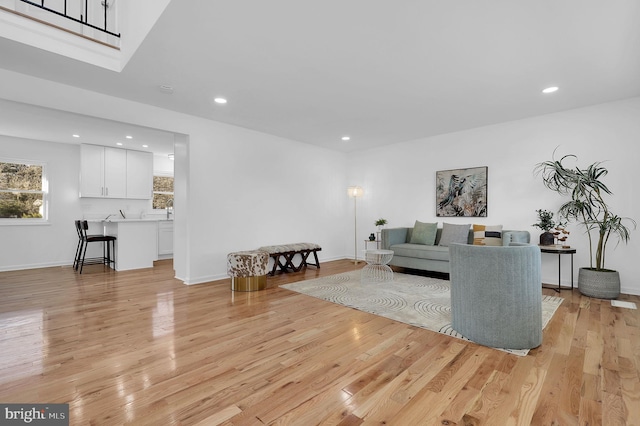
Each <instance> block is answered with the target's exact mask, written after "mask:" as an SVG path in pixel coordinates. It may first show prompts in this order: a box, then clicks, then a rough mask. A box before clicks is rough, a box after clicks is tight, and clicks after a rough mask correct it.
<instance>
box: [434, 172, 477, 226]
mask: <svg viewBox="0 0 640 426" xmlns="http://www.w3.org/2000/svg"><path fill="white" fill-rule="evenodd" d="M436 216H440V217H455V216H467V217H487V167H486V166H485V167H472V168H468V169H454V170H441V171H438V172H436Z"/></svg>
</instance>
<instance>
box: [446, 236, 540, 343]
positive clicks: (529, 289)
mask: <svg viewBox="0 0 640 426" xmlns="http://www.w3.org/2000/svg"><path fill="white" fill-rule="evenodd" d="M449 253H450V265H451V272H450V280H451V317H452V327H453V328H454V330H456V331H458V332H459V333H460V334H462V335H463V336H465V337H466V338H468V339H470V340H472V341H474V342H476V343H479V344H481V345H485V346H491V347H497V348H505V349H531V348H535V347H537V346H539V345H540V344H541V343H542V282H541V272H540V248H539V247H537V246H534V245H529V244H513V245H510V246H502V247H489V246H474V245H466V244H454V245H452V246H451V247H450V248H449Z"/></svg>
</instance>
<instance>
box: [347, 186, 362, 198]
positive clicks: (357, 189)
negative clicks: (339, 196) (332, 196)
mask: <svg viewBox="0 0 640 426" xmlns="http://www.w3.org/2000/svg"><path fill="white" fill-rule="evenodd" d="M347 194H349V197H351V198H359V197H362V195H363V194H364V189H362V187H361V186H350V187H348V188H347Z"/></svg>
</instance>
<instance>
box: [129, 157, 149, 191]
mask: <svg viewBox="0 0 640 426" xmlns="http://www.w3.org/2000/svg"><path fill="white" fill-rule="evenodd" d="M127 198H141V199H145V200H148V199H150V198H153V154H152V153H150V152H142V151H129V150H127Z"/></svg>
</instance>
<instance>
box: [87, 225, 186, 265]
mask: <svg viewBox="0 0 640 426" xmlns="http://www.w3.org/2000/svg"><path fill="white" fill-rule="evenodd" d="M88 222H90V233H94V234H95V233H103V234H104V235H113V236H115V237H116V262H115V269H116V271H127V270H131V269H142V268H152V267H153V262H154V261H155V260H158V224H159V223H160V222H173V218H171V219H166V218H163V217H161V216H160V217H150V218H142V219H141V218H137V219H133V218H132V219H123V218H121V217H111V218H109V219H94V220H88ZM98 227H100V228H102V229H101V231H102V232H100V231H98V232H96V231H97V229H98ZM91 228H93V230H92V229H91Z"/></svg>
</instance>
